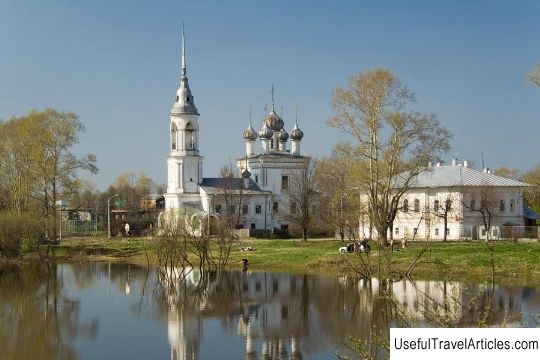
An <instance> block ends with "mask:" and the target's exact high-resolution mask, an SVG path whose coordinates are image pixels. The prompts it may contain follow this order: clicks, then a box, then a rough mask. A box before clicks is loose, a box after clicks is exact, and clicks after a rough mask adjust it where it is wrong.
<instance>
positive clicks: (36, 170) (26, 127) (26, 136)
mask: <svg viewBox="0 0 540 360" xmlns="http://www.w3.org/2000/svg"><path fill="white" fill-rule="evenodd" d="M82 131H84V127H83V125H82V123H81V122H80V121H79V119H78V117H77V115H76V114H74V113H72V112H66V111H58V110H54V109H45V110H43V111H37V110H32V111H30V112H29V113H28V114H26V115H24V116H22V117H15V118H12V119H10V120H9V121H7V122H4V123H1V124H0V140H1V141H0V144H1V145H0V175H1V176H0V178H1V179H2V180H0V188H1V189H2V195H3V201H2V203H3V204H4V206H5V207H6V208H8V209H14V210H16V211H19V212H20V211H25V210H28V209H31V208H36V209H38V210H40V211H41V212H42V214H43V215H44V216H45V217H47V218H48V219H49V220H50V221H49V227H48V230H47V234H48V235H51V233H52V235H53V237H56V225H57V208H56V202H57V200H59V199H64V198H65V197H66V196H68V195H69V194H71V193H72V192H73V189H74V186H75V183H76V179H77V176H76V175H77V171H78V170H88V171H90V172H91V173H96V172H97V167H96V157H95V156H94V155H92V154H87V155H84V156H81V157H78V156H76V155H75V154H74V153H73V152H72V148H73V146H74V145H75V144H77V142H78V140H79V134H80V133H81V132H82Z"/></svg>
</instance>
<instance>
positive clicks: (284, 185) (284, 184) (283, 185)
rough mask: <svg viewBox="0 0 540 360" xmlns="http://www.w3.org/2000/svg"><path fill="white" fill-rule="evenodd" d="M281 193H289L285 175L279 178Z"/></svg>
mask: <svg viewBox="0 0 540 360" xmlns="http://www.w3.org/2000/svg"><path fill="white" fill-rule="evenodd" d="M281 191H289V177H288V176H287V175H282V176H281Z"/></svg>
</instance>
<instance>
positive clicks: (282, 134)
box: [279, 129, 289, 141]
mask: <svg viewBox="0 0 540 360" xmlns="http://www.w3.org/2000/svg"><path fill="white" fill-rule="evenodd" d="M288 138H289V133H288V132H287V130H285V129H281V131H280V132H279V141H287V139H288Z"/></svg>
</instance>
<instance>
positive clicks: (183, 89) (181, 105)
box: [171, 23, 199, 115]
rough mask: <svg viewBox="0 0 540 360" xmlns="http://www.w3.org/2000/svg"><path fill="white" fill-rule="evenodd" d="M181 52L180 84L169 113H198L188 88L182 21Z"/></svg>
mask: <svg viewBox="0 0 540 360" xmlns="http://www.w3.org/2000/svg"><path fill="white" fill-rule="evenodd" d="M181 48H182V54H181V59H182V60H181V69H180V86H179V87H178V91H177V92H176V100H175V102H174V105H173V108H172V109H171V114H192V115H199V113H198V111H197V107H196V106H195V102H194V101H193V95H191V90H190V89H189V83H188V78H187V70H186V68H187V67H186V36H185V33H184V23H182V45H181Z"/></svg>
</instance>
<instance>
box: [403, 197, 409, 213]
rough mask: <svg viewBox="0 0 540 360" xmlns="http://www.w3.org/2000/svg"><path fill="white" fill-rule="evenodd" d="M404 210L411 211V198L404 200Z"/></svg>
mask: <svg viewBox="0 0 540 360" xmlns="http://www.w3.org/2000/svg"><path fill="white" fill-rule="evenodd" d="M403 212H409V200H407V199H405V200H403Z"/></svg>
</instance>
